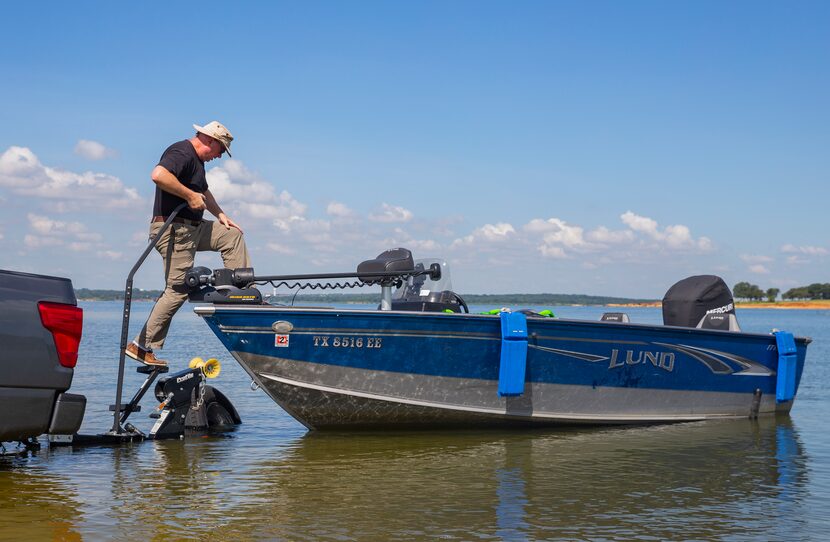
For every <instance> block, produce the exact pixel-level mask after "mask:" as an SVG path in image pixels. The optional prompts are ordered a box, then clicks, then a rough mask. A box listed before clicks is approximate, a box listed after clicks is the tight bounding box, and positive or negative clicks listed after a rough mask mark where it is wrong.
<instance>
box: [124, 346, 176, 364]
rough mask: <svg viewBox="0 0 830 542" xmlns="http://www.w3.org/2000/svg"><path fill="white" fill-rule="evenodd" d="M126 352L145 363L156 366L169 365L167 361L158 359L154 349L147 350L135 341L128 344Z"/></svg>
mask: <svg viewBox="0 0 830 542" xmlns="http://www.w3.org/2000/svg"><path fill="white" fill-rule="evenodd" d="M124 353H125V354H127V355H128V356H130V357H131V358H133V359H134V360H136V361H138V362H139V363H143V364H144V365H153V366H155V367H167V362H166V361H164V360H163V359H158V358H157V357H156V355H155V354H153V351H152V350H145V349H143V348H141V347H140V346H138V345H137V344H135V343H130V344H128V345H127V349H126V350H124Z"/></svg>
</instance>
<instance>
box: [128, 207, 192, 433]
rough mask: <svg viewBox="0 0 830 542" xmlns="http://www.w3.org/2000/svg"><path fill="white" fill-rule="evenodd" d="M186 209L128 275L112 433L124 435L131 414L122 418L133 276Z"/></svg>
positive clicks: (167, 223) (169, 219)
mask: <svg viewBox="0 0 830 542" xmlns="http://www.w3.org/2000/svg"><path fill="white" fill-rule="evenodd" d="M185 207H187V203H182V204H180V205H179V206H178V207H176V208H175V209H173V212H172V213H170V216H168V217H167V220H165V221H164V224H162V226H161V229H160V230H159V232H158V233H157V234H156V236H155V237H153V238H152V239H151V240H150V244H149V245H147V248H145V249H144V252H143V253H142V254H141V257H139V258H138V261H137V262H135V265H134V266H133V268H132V269H131V270H130V274H129V275H127V284H126V286H125V287H124V316H123V319H122V321H121V349H120V353H119V359H118V387H117V388H116V390H115V405H114V407H115V412H114V413H113V420H112V433H116V434H120V433H123V432H124V429H123V428H122V427H121V423H123V422H124V420H126V419H127V416H129V412H124V417H123V418H122V417H121V388H122V387H123V384H124V357H125V352H124V351H125V350H126V349H127V334H128V333H129V328H130V308H131V306H132V300H133V276H135V274H136V271H138V269H139V268H140V267H141V264H143V263H144V260H146V259H147V256H148V255H149V254H150V251H151V250H153V248H155V246H156V244H157V243H158V241H159V239H160V238H161V235H162V234H163V233H164V232H165V231H166V230H167V227H168V226H170V223H171V222H173V219H174V218H176V215H178V214H179V211H181V210H182V209H184V208H185Z"/></svg>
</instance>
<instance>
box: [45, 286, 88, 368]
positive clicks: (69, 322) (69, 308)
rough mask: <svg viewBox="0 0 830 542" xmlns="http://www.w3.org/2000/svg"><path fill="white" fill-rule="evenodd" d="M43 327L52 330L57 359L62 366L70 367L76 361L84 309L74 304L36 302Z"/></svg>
mask: <svg viewBox="0 0 830 542" xmlns="http://www.w3.org/2000/svg"><path fill="white" fill-rule="evenodd" d="M37 307H38V309H39V310H40V321H41V322H43V327H45V328H46V329H48V330H49V331H51V332H52V337H53V338H54V339H55V348H56V349H57V351H58V361H60V364H61V365H63V366H64V367H69V368H72V367H74V366H75V364H76V363H78V347H79V346H80V344H81V331H82V329H83V324H84V310H83V309H82V308H80V307H76V306H75V305H66V304H64V303H50V302H48V301H41V302H40V303H38V304H37Z"/></svg>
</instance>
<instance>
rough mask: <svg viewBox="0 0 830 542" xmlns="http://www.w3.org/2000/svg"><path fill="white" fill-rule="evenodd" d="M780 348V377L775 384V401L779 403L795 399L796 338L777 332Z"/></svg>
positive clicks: (777, 341)
mask: <svg viewBox="0 0 830 542" xmlns="http://www.w3.org/2000/svg"><path fill="white" fill-rule="evenodd" d="M775 343H776V346H777V347H778V376H777V381H776V383H775V400H776V401H777V402H779V403H785V402H787V401H792V399H793V398H794V397H795V369H796V363H797V360H798V357H797V355H796V353H797V350H796V347H795V338H794V337H793V334H792V333H787V332H786V331H776V332H775Z"/></svg>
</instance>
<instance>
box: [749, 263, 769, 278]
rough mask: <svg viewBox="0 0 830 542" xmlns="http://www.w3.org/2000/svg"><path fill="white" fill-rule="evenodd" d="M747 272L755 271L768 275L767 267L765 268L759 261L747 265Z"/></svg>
mask: <svg viewBox="0 0 830 542" xmlns="http://www.w3.org/2000/svg"><path fill="white" fill-rule="evenodd" d="M749 272H750V273H756V274H758V275H769V269H767V268H766V267H764V265H762V264H760V263H759V264H755V265H750V266H749Z"/></svg>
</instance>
